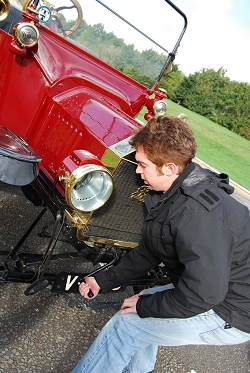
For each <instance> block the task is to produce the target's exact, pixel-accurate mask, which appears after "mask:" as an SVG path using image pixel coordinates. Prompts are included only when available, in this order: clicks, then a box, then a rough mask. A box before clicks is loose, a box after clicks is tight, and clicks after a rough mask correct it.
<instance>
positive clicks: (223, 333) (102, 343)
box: [72, 285, 250, 373]
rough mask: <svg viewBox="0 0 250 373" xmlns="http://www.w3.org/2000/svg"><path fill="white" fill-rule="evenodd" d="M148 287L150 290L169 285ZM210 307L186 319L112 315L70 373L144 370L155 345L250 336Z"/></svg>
mask: <svg viewBox="0 0 250 373" xmlns="http://www.w3.org/2000/svg"><path fill="white" fill-rule="evenodd" d="M170 287H172V285H167V286H163V287H159V288H153V289H149V290H148V291H147V290H146V291H144V293H146V292H147V293H152V292H155V291H162V290H165V289H166V288H170ZM225 324H226V323H225V321H224V320H222V319H221V318H220V317H219V316H218V315H217V314H216V313H215V312H214V311H213V310H209V311H207V312H204V313H202V314H199V315H196V316H193V317H190V318H187V319H174V318H171V319H160V318H152V317H149V318H143V319H142V318H140V317H139V316H138V315H137V314H135V313H128V314H125V315H118V314H116V315H114V316H113V317H112V318H111V319H110V320H109V321H108V323H107V324H106V325H105V326H104V327H103V329H102V330H101V332H100V333H99V335H98V336H97V338H96V339H95V341H94V342H93V344H92V345H91V346H90V348H89V349H88V351H87V353H86V354H85V355H84V356H83V358H82V359H81V361H80V362H79V363H78V364H77V366H76V367H75V369H74V370H73V371H72V373H103V372H108V373H122V372H129V373H146V372H150V371H151V370H153V369H154V365H155V361H156V355H157V349H158V346H159V345H160V346H183V345H230V344H239V343H244V342H247V341H249V340H250V334H249V333H244V332H242V331H240V330H238V329H236V328H230V329H224V326H225Z"/></svg>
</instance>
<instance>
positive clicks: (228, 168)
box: [138, 100, 250, 190]
mask: <svg viewBox="0 0 250 373" xmlns="http://www.w3.org/2000/svg"><path fill="white" fill-rule="evenodd" d="M166 102H167V105H168V110H167V115H169V116H177V115H179V114H181V113H184V114H186V115H187V118H188V119H187V123H188V124H189V125H190V127H191V128H192V130H193V132H194V135H195V138H196V142H197V144H198V150H197V154H196V155H197V157H198V158H200V159H201V160H202V161H203V162H205V163H207V164H208V165H210V166H211V167H212V168H214V169H216V170H218V171H219V172H223V173H226V174H228V175H229V178H230V179H231V180H233V181H235V182H236V183H237V184H239V185H241V186H242V187H244V188H246V189H247V190H250V141H248V140H246V139H244V138H243V137H241V136H239V135H237V134H235V133H233V132H231V131H229V130H228V129H226V128H224V127H222V126H220V125H218V124H217V123H214V122H212V121H211V120H209V119H207V118H205V117H203V116H201V115H199V114H196V113H194V112H192V111H190V110H188V109H185V108H184V107H183V106H181V105H178V104H176V103H174V102H172V101H170V100H166ZM144 112H145V111H143V112H142V113H140V115H139V116H138V119H140V120H142V121H144V122H145V120H144V119H143V115H144Z"/></svg>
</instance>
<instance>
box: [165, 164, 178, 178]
mask: <svg viewBox="0 0 250 373" xmlns="http://www.w3.org/2000/svg"><path fill="white" fill-rule="evenodd" d="M162 172H163V174H164V175H166V176H171V175H178V172H179V167H178V166H177V165H176V164H174V163H166V164H165V165H164V166H163V167H162Z"/></svg>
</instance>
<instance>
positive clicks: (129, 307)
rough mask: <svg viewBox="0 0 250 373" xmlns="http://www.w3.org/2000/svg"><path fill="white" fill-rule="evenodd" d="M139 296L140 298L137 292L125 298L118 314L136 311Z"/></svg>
mask: <svg viewBox="0 0 250 373" xmlns="http://www.w3.org/2000/svg"><path fill="white" fill-rule="evenodd" d="M139 298H140V296H139V294H135V295H133V296H132V297H130V298H127V299H125V301H124V302H123V304H122V306H121V308H120V311H119V312H118V314H119V315H124V314H125V313H129V312H133V313H137V311H136V303H137V302H138V299H139Z"/></svg>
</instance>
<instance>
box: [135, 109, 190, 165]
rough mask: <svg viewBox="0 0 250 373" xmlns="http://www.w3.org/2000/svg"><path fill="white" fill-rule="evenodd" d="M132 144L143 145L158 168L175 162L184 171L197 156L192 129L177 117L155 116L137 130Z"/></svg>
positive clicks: (136, 146) (148, 156)
mask: <svg viewBox="0 0 250 373" xmlns="http://www.w3.org/2000/svg"><path fill="white" fill-rule="evenodd" d="M130 144H131V145H132V146H133V147H134V148H135V149H137V148H138V147H142V148H143V151H144V152H145V154H146V155H147V158H148V159H149V160H150V161H151V162H153V163H154V164H155V165H156V167H157V169H158V170H160V169H161V167H162V166H163V165H164V164H166V163H171V162H172V163H174V164H176V165H178V166H179V170H180V172H182V171H183V170H184V169H185V168H186V167H187V166H188V165H189V164H190V162H191V161H192V159H193V158H194V157H195V153H196V149H197V145H196V141H195V138H194V135H193V132H192V130H191V129H190V128H189V127H188V125H187V124H186V123H185V122H183V121H182V120H181V119H179V118H177V117H162V116H159V117H153V118H152V119H150V120H149V121H148V123H147V124H146V125H145V127H142V128H140V129H139V130H137V131H136V132H135V134H134V135H133V137H132V138H131V140H130Z"/></svg>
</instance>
